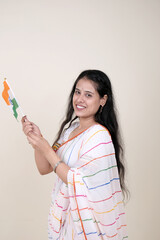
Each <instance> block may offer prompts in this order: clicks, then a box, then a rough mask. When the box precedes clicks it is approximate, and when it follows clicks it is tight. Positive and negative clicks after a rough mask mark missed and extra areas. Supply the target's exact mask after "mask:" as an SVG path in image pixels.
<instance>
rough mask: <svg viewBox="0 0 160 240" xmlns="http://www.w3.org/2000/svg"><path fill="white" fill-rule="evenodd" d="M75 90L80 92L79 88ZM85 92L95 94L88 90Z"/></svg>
mask: <svg viewBox="0 0 160 240" xmlns="http://www.w3.org/2000/svg"><path fill="white" fill-rule="evenodd" d="M75 90H79V91H80V89H79V88H75ZM85 92H87V93H91V94H94V93H93V92H91V91H88V90H86V91H85Z"/></svg>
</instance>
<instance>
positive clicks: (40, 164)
mask: <svg viewBox="0 0 160 240" xmlns="http://www.w3.org/2000/svg"><path fill="white" fill-rule="evenodd" d="M34 156H35V162H36V165H37V168H38V171H39V172H40V174H42V175H45V174H48V173H50V172H52V171H53V168H52V166H51V164H50V163H49V162H48V161H47V159H46V158H45V157H44V156H43V154H42V153H41V152H40V151H38V150H36V149H35V150H34Z"/></svg>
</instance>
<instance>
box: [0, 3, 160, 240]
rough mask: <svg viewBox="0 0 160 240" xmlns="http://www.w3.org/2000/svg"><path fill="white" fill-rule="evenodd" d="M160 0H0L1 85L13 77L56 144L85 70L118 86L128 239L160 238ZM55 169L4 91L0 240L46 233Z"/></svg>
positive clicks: (40, 239)
mask: <svg viewBox="0 0 160 240" xmlns="http://www.w3.org/2000/svg"><path fill="white" fill-rule="evenodd" d="M159 23H160V1H158V0H157V1H156V0H112V1H109V0H81V1H78V0H66V1H65V0H63V1H62V0H26V1H25V0H19V1H18V0H12V1H8V0H0V92H2V89H3V85H2V81H3V77H7V78H8V81H9V82H10V84H11V85H12V88H13V90H14V92H15V94H16V96H17V98H18V100H19V102H20V104H21V107H22V108H23V110H24V112H25V113H26V114H27V115H28V117H29V119H30V120H32V121H34V122H35V123H36V124H38V126H39V127H40V129H41V131H42V133H43V135H44V136H45V137H46V139H48V141H49V143H50V144H51V143H52V142H53V139H54V137H55V135H56V133H57V131H58V128H59V124H60V120H61V119H62V117H63V114H64V111H65V107H66V101H67V98H68V94H69V92H70V90H71V86H72V84H73V82H74V80H75V78H76V77H77V75H78V74H79V73H80V72H81V71H82V70H84V69H88V68H91V69H93V68H95V69H100V70H102V71H104V72H106V73H107V74H108V76H109V77H110V79H111V82H112V84H113V88H114V93H115V98H116V102H117V106H118V110H119V119H120V122H121V127H122V130H123V137H124V142H125V146H126V160H127V173H128V177H127V178H128V185H129V189H130V191H131V199H130V201H129V203H128V204H127V206H126V212H127V222H128V232H129V239H130V240H135V239H136V240H139V239H141V240H151V239H154V240H159V234H160V231H159V215H160V211H159V198H160V193H159V189H160V184H159V182H160V180H159V167H160V163H159V160H160V154H159V142H160V137H159V136H160V135H159V133H160V131H159V130H160V127H159V124H160V107H159V100H160V96H159V90H160V83H159V80H160V68H159V63H160V46H159V45H160V27H159ZM54 177H55V176H54V174H50V175H47V176H40V175H39V173H38V171H37V169H36V166H35V163H34V157H33V150H32V149H31V146H30V145H29V144H28V143H27V140H26V138H25V136H24V135H23V133H22V131H21V124H20V123H17V122H16V120H15V119H14V118H13V117H12V116H11V113H10V111H9V110H8V109H7V106H6V105H5V103H4V101H3V99H2V98H0V239H3V240H10V239H12V240H21V239H23V240H32V239H35V240H44V239H47V216H48V209H49V205H50V193H51V190H52V186H53V183H54Z"/></svg>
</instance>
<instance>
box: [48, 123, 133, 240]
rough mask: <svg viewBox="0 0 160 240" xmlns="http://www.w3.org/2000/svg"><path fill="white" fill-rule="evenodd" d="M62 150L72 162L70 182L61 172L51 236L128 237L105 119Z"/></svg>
mask: <svg viewBox="0 0 160 240" xmlns="http://www.w3.org/2000/svg"><path fill="white" fill-rule="evenodd" d="M77 125H78V123H74V124H73V125H72V126H71V127H70V128H69V129H68V130H66V131H65V133H64V134H63V136H62V137H61V138H60V140H59V143H60V144H61V145H60V147H59V148H58V150H57V154H58V155H59V157H60V159H61V160H63V161H64V162H65V163H66V164H67V165H68V166H69V167H70V170H69V172H68V184H67V185H66V184H65V183H64V182H62V180H61V179H59V178H58V176H56V181H55V187H54V189H53V192H52V203H51V207H50V212H49V217H48V239H52V240H72V239H74V240H86V239H87V240H100V239H113V240H124V239H128V237H127V233H126V221H125V212H124V205H123V198H122V191H121V187H120V181H119V175H118V170H117V164H116V158H115V150H114V147H113V144H112V139H111V136H110V134H109V132H108V131H107V129H106V128H104V127H103V126H102V125H100V124H95V125H94V126H92V127H90V128H88V129H86V130H85V131H83V132H81V133H80V134H78V135H77V136H75V137H74V138H72V139H69V140H68V137H69V135H70V133H71V132H72V131H73V130H74V129H75V128H76V127H77Z"/></svg>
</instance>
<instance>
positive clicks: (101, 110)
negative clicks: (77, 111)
mask: <svg viewBox="0 0 160 240" xmlns="http://www.w3.org/2000/svg"><path fill="white" fill-rule="evenodd" d="M102 110H103V106H102V105H101V108H100V111H99V113H102Z"/></svg>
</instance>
